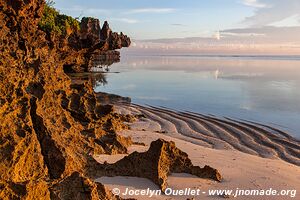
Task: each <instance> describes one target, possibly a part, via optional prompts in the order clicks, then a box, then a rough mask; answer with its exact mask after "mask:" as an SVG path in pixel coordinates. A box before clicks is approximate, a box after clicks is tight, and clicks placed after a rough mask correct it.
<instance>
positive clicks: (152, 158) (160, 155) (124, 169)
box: [91, 139, 222, 191]
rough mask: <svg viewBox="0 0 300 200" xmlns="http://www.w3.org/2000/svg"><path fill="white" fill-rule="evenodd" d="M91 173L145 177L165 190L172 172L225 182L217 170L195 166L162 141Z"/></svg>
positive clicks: (171, 145)
mask: <svg viewBox="0 0 300 200" xmlns="http://www.w3.org/2000/svg"><path fill="white" fill-rule="evenodd" d="M103 172H104V174H103ZM91 173H92V174H93V173H96V174H95V175H96V176H103V175H106V176H135V177H143V178H147V179H150V180H152V181H153V182H154V183H155V184H157V185H158V186H159V187H160V188H161V189H162V190H163V191H164V190H165V189H166V188H167V178H168V175H170V174H171V173H189V174H192V175H195V176H198V177H200V178H206V179H211V180H215V181H221V180H222V176H221V174H220V173H219V172H218V170H216V169H214V168H211V167H210V166H205V167H204V168H200V167H198V166H194V165H193V164H192V162H191V160H190V159H189V158H188V155H187V154H186V153H185V152H183V151H181V150H180V149H178V148H177V147H176V146H175V143H174V142H167V141H164V140H162V139H159V140H157V141H154V142H152V143H151V145H150V148H149V150H148V151H147V152H144V153H138V152H134V153H132V154H130V155H129V156H127V157H125V158H123V159H122V160H120V161H118V162H116V163H114V164H104V165H100V166H99V167H98V169H93V171H91ZM95 175H94V176H95Z"/></svg>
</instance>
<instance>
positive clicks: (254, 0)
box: [242, 0, 268, 8]
mask: <svg viewBox="0 0 300 200" xmlns="http://www.w3.org/2000/svg"><path fill="white" fill-rule="evenodd" d="M242 4H244V5H246V6H251V7H255V8H265V7H268V5H267V4H264V3H261V2H259V0H243V1H242Z"/></svg>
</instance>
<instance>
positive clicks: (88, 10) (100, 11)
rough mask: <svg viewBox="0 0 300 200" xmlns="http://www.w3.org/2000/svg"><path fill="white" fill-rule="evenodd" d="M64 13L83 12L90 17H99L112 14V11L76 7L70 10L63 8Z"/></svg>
mask: <svg viewBox="0 0 300 200" xmlns="http://www.w3.org/2000/svg"><path fill="white" fill-rule="evenodd" d="M61 10H62V11H68V12H81V13H85V14H89V15H97V14H106V15H108V14H111V11H110V10H108V9H98V8H84V7H82V6H78V5H74V6H72V7H70V8H61Z"/></svg>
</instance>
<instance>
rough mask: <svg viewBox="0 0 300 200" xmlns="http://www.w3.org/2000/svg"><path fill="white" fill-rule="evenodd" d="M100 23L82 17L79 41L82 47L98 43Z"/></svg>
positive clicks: (97, 20) (96, 20) (93, 19)
mask: <svg viewBox="0 0 300 200" xmlns="http://www.w3.org/2000/svg"><path fill="white" fill-rule="evenodd" d="M100 31H101V28H100V21H99V19H95V18H91V17H83V18H82V20H81V23H80V39H81V43H82V44H83V47H85V48H88V47H91V46H93V45H95V44H96V43H99V42H100Z"/></svg>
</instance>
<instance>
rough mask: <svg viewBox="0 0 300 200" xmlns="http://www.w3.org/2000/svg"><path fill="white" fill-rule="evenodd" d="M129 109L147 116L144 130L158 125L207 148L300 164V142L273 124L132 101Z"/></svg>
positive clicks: (162, 130)
mask: <svg viewBox="0 0 300 200" xmlns="http://www.w3.org/2000/svg"><path fill="white" fill-rule="evenodd" d="M126 109H127V110H128V109H129V110H131V111H132V112H134V113H140V114H143V115H144V116H146V118H147V119H144V122H145V123H143V124H144V125H143V126H140V127H139V128H140V129H145V130H149V129H151V128H150V127H155V128H154V129H156V131H157V132H160V133H161V134H166V135H170V136H172V137H175V138H178V139H183V140H186V141H189V142H192V143H194V144H197V145H201V146H204V147H209V148H214V149H235V150H238V151H241V152H244V153H248V154H252V155H257V156H260V157H264V158H280V159H282V160H284V161H286V162H289V163H292V164H295V165H298V166H300V141H299V140H297V139H295V138H293V137H292V136H290V135H289V134H288V133H286V132H284V131H282V130H279V129H277V128H274V127H271V126H267V125H264V124H259V123H255V122H251V121H243V120H234V119H230V118H218V117H215V116H208V115H202V114H198V113H193V112H178V111H174V110H170V109H167V108H161V107H160V108H157V107H151V106H147V107H146V106H140V105H135V104H131V105H130V106H129V107H128V105H126ZM135 128H136V129H138V127H135ZM152 130H153V128H152Z"/></svg>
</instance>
